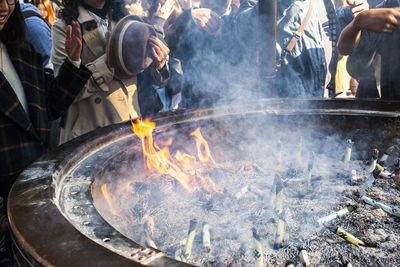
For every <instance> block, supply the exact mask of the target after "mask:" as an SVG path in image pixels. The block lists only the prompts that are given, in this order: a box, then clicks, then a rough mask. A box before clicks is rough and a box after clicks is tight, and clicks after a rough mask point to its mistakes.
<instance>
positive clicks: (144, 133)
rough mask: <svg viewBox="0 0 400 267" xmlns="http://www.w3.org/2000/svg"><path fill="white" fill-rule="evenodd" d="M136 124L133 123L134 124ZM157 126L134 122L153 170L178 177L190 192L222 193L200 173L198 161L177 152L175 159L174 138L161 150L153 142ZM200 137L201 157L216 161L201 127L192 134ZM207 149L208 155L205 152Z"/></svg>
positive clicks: (200, 158)
mask: <svg viewBox="0 0 400 267" xmlns="http://www.w3.org/2000/svg"><path fill="white" fill-rule="evenodd" d="M131 122H132V121H131ZM155 126H156V125H155V123H154V122H150V121H143V120H136V122H135V123H134V122H132V129H133V131H134V133H135V134H136V135H137V136H138V137H139V138H140V140H141V141H142V149H143V156H144V159H145V162H146V165H147V167H148V169H149V170H153V171H157V172H159V173H161V174H166V175H169V176H172V177H173V178H175V179H176V180H177V181H178V182H179V183H180V184H181V185H182V186H183V187H184V188H185V189H186V190H188V191H189V192H190V193H192V192H194V191H196V190H199V189H200V188H202V189H204V190H207V191H209V192H213V193H215V192H221V191H219V190H217V188H216V186H215V183H214V182H213V181H212V180H211V178H209V177H202V176H200V175H198V174H197V173H196V158H195V157H193V156H191V155H188V154H185V153H181V152H180V151H177V152H176V154H175V157H174V158H173V157H171V154H170V152H169V149H168V146H171V144H172V139H170V140H168V142H167V143H165V145H166V146H165V147H161V146H160V145H159V144H158V143H155V142H154V140H153V130H154V128H155ZM190 135H191V136H195V137H196V146H197V150H198V157H199V160H200V161H201V162H203V163H204V162H207V161H208V160H211V161H212V162H213V163H215V162H214V160H213V158H212V157H211V153H210V149H209V146H208V144H207V142H206V140H205V139H204V138H203V136H202V135H201V133H200V128H198V129H197V130H196V131H195V132H193V133H191V134H190ZM202 147H203V148H204V153H203V152H202V150H201V149H202Z"/></svg>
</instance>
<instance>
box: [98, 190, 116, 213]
mask: <svg viewBox="0 0 400 267" xmlns="http://www.w3.org/2000/svg"><path fill="white" fill-rule="evenodd" d="M101 192H102V193H103V195H104V198H105V199H106V201H107V204H108V207H109V208H110V211H111V213H112V214H114V215H117V216H118V213H117V212H116V211H115V210H114V208H113V202H114V198H113V197H112V196H111V195H110V194H109V193H108V190H107V183H105V184H103V185H102V186H101Z"/></svg>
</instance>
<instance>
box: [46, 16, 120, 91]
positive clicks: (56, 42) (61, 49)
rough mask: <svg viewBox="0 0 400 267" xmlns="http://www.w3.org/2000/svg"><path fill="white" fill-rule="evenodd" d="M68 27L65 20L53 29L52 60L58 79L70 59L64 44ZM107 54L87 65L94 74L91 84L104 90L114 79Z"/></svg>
mask: <svg viewBox="0 0 400 267" xmlns="http://www.w3.org/2000/svg"><path fill="white" fill-rule="evenodd" d="M66 29H67V25H66V24H65V22H64V21H63V20H61V19H60V20H57V21H56V22H55V23H54V25H53V27H52V36H53V48H52V52H51V60H52V63H53V65H54V74H55V76H56V77H57V76H58V73H59V70H60V67H61V65H62V64H63V63H64V61H65V59H66V58H67V57H68V56H67V53H66V51H65V46H64V42H65V39H66ZM106 58H107V57H106V53H104V54H103V55H102V56H100V57H99V58H97V59H95V60H94V61H93V62H89V63H87V64H86V67H87V68H88V69H89V70H90V71H91V72H92V79H91V82H93V83H95V84H96V85H97V86H98V87H99V88H101V89H102V90H107V84H108V83H109V82H111V81H112V79H113V78H114V70H112V69H110V68H109V67H108V65H107V62H106Z"/></svg>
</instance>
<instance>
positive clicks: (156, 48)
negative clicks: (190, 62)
mask: <svg viewBox="0 0 400 267" xmlns="http://www.w3.org/2000/svg"><path fill="white" fill-rule="evenodd" d="M149 45H150V47H151V51H152V57H153V65H154V66H155V68H156V69H157V70H161V69H162V68H163V67H164V65H165V62H166V61H167V56H168V54H169V52H170V50H169V48H168V47H167V46H166V45H165V44H164V43H163V42H161V40H160V39H158V38H157V37H156V36H150V38H149Z"/></svg>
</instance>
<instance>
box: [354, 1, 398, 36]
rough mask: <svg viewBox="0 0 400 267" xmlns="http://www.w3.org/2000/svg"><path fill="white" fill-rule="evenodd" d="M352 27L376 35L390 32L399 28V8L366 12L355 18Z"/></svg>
mask: <svg viewBox="0 0 400 267" xmlns="http://www.w3.org/2000/svg"><path fill="white" fill-rule="evenodd" d="M354 26H355V27H357V28H358V29H360V30H361V29H365V30H367V31H372V32H378V33H385V32H392V31H393V30H396V29H399V28H400V7H394V8H378V9H370V10H366V11H364V12H362V13H360V14H359V15H358V16H357V17H356V18H355V20H354Z"/></svg>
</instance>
